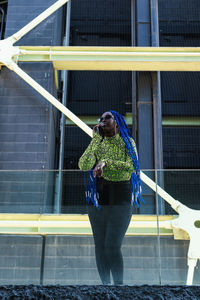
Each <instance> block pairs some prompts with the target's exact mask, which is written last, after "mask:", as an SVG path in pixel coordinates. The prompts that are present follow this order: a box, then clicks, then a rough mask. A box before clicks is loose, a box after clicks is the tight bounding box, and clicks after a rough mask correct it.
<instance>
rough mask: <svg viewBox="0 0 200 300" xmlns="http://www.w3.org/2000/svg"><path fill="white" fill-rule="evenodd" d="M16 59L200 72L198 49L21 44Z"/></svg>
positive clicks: (61, 65) (69, 66)
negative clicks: (27, 45) (25, 45)
mask: <svg viewBox="0 0 200 300" xmlns="http://www.w3.org/2000/svg"><path fill="white" fill-rule="evenodd" d="M18 60H19V61H26V62H28V61H30V62H31V61H35V62H36V61H51V62H53V65H54V68H55V69H56V70H98V71H100V70H107V71H200V48H199V47H193V48H173V47H73V46H70V47H40V46H35V47H31V46H30V47H24V46H21V47H20V55H19V56H18Z"/></svg>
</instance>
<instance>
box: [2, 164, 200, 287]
mask: <svg viewBox="0 0 200 300" xmlns="http://www.w3.org/2000/svg"><path fill="white" fill-rule="evenodd" d="M143 173H144V174H145V175H146V176H148V178H151V179H152V180H153V182H154V181H156V182H157V183H158V184H159V186H161V187H163V188H164V190H165V191H166V192H168V193H169V194H170V195H171V196H172V197H174V198H175V199H176V200H178V201H180V202H181V203H183V204H184V205H186V206H188V207H190V208H194V209H199V201H198V194H199V193H198V192H199V182H200V170H182V171H181V170H179V171H177V170H164V171H163V170H159V171H155V170H150V171H148V170H145V171H143ZM57 175H58V171H1V172H0V186H1V190H0V195H1V197H0V199H1V204H0V213H1V214H0V224H1V227H0V242H1V249H0V261H1V268H2V270H3V271H2V272H0V284H61V285H68V284H69V285H78V284H88V285H93V284H97V285H98V284H99V285H100V284H102V281H103V282H104V283H107V284H108V283H109V282H111V284H113V283H115V284H117V283H118V284H121V283H122V275H121V274H122V267H120V266H121V262H122V260H121V259H122V257H123V262H124V276H123V284H126V285H136V284H140V285H142V284H149V285H152V284H156V285H157V284H161V285H166V284H173V285H174V284H176V285H179V284H183V285H185V284H186V279H187V253H188V246H189V240H188V239H187V238H188V237H187V234H186V233H185V232H183V231H180V230H177V229H176V230H174V231H173V229H172V227H171V221H172V220H173V219H174V218H177V217H178V214H177V212H175V211H174V210H173V209H172V208H171V207H170V205H169V204H168V203H167V202H166V201H165V200H164V199H162V197H161V196H160V195H159V194H160V192H159V194H158V193H156V191H160V189H159V187H158V185H157V186H156V185H155V183H153V185H154V190H155V192H154V191H152V189H151V188H150V187H149V186H148V185H147V184H145V183H142V190H143V194H142V197H143V200H144V201H145V203H141V204H140V207H139V208H136V207H135V206H133V207H131V206H130V201H129V199H130V200H131V197H130V196H131V190H130V189H129V188H130V186H129V184H127V181H126V182H125V183H124V182H121V183H120V184H119V183H113V184H112V185H110V184H109V185H107V183H105V182H104V183H103V191H104V192H105V195H104V198H102V197H103V196H102V194H101V195H100V193H102V191H101V186H97V191H98V193H99V195H100V196H99V203H100V204H101V208H100V209H97V208H96V207H94V206H93V205H88V204H87V203H86V201H85V185H84V173H83V172H80V171H78V170H73V171H72V170H65V171H63V174H62V175H63V180H64V181H65V184H64V185H63V186H64V188H63V189H65V191H63V195H65V198H62V197H61V198H62V205H61V206H62V211H61V213H60V214H53V212H54V207H55V206H56V201H59V197H58V194H57V178H58V176H57ZM112 175H113V176H115V175H116V174H114V173H113V174H112ZM120 175H121V174H120ZM98 184H99V182H98ZM105 184H106V185H105ZM107 196H109V197H107ZM102 199H104V200H105V201H111V202H112V201H113V202H112V203H110V205H106V202H105V203H102V202H101V201H102ZM88 214H89V217H88ZM90 220H91V223H92V227H91V225H90ZM185 220H186V224H188V223H189V222H190V218H189V215H187V214H186V217H185ZM129 221H130V223H129ZM195 222H196V223H195ZM194 223H195V224H196V225H195V226H196V227H195V228H198V224H199V220H196V219H195V220H193V222H192V224H191V226H194ZM158 224H159V229H158V226H157V225H158ZM127 227H128V229H127ZM92 229H93V232H94V237H93V232H92ZM126 229H127V231H126ZM125 232H126V235H125V237H124V238H123V236H124V233H125ZM94 238H95V243H94ZM198 238H199V237H198V236H197V239H198ZM95 245H96V250H95ZM120 245H121V253H122V257H121V255H120V251H119V249H120ZM95 252H96V254H95ZM96 255H97V262H98V268H97V263H96ZM105 262H106V263H105ZM104 263H105V264H104ZM13 265H15V268H13ZM101 268H103V271H102V269H101ZM109 269H111V281H109V276H108V274H109V271H108V270H109ZM98 270H99V271H98ZM106 270H107V271H106ZM100 274H101V278H102V280H101V279H100ZM112 274H113V275H112ZM199 275H200V274H199V270H198V269H195V272H194V281H193V284H195V285H196V284H200V280H199V278H200V276H199ZM113 279H114V280H113Z"/></svg>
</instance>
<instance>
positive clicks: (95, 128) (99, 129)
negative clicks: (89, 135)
mask: <svg viewBox="0 0 200 300" xmlns="http://www.w3.org/2000/svg"><path fill="white" fill-rule="evenodd" d="M93 132H97V133H98V134H99V135H100V136H102V135H103V128H102V127H101V125H100V124H97V125H95V126H94V127H93Z"/></svg>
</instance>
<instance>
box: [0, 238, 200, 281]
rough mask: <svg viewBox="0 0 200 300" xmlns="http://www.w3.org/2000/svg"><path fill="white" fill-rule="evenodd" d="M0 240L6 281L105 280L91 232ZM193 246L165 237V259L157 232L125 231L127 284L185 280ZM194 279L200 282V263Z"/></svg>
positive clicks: (2, 277) (0, 271)
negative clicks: (135, 233)
mask: <svg viewBox="0 0 200 300" xmlns="http://www.w3.org/2000/svg"><path fill="white" fill-rule="evenodd" d="M43 242H44V243H43ZM0 244H1V247H0V262H1V264H0V265H1V267H0V285H1V284H39V283H40V282H41V283H43V284H45V285H47V284H61V285H78V284H91V285H93V284H101V282H100V280H99V275H98V272H97V269H96V263H95V254H94V244H93V237H91V236H51V235H49V236H46V238H45V240H43V237H41V236H39V235H37V236H16V235H9V236H8V235H1V236H0ZM43 246H44V247H43ZM187 250H188V241H177V240H176V241H175V240H174V238H173V237H161V238H160V254H161V256H160V259H159V255H158V253H159V252H158V238H157V237H150V236H149V237H142V236H138V237H136V236H133V237H131V236H127V237H125V239H124V243H123V247H122V251H123V256H124V284H127V285H136V284H162V285H166V284H170V285H180V284H183V285H184V284H185V283H186V278H187ZM43 258H44V259H43ZM194 284H195V285H199V284H200V271H199V270H198V269H197V270H195V276H194Z"/></svg>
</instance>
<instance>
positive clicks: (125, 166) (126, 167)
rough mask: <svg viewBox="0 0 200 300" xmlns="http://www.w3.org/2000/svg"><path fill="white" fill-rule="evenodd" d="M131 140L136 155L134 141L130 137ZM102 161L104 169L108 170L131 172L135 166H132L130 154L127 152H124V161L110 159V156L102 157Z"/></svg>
mask: <svg viewBox="0 0 200 300" xmlns="http://www.w3.org/2000/svg"><path fill="white" fill-rule="evenodd" d="M131 142H132V144H133V147H134V150H135V152H136V155H137V157H138V153H137V149H136V145H135V142H134V140H133V139H131ZM103 161H104V162H105V166H106V169H109V170H110V171H116V170H122V171H128V172H131V173H132V172H134V171H135V168H134V166H133V162H132V160H131V158H130V156H129V155H128V153H126V161H125V162H124V161H120V160H115V159H112V158H108V159H103Z"/></svg>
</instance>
